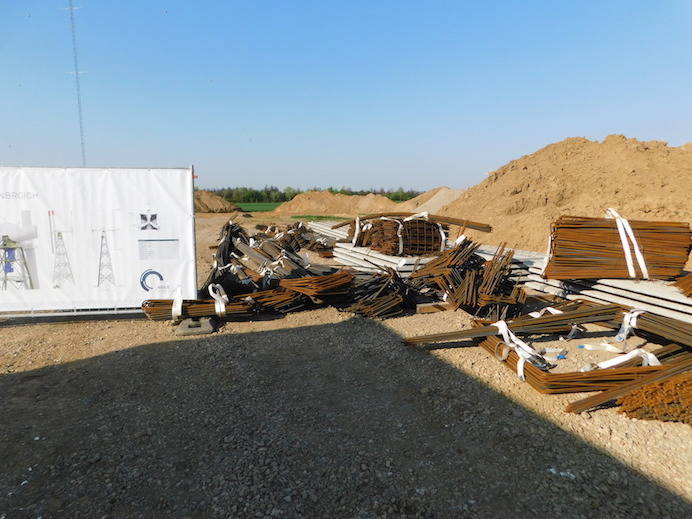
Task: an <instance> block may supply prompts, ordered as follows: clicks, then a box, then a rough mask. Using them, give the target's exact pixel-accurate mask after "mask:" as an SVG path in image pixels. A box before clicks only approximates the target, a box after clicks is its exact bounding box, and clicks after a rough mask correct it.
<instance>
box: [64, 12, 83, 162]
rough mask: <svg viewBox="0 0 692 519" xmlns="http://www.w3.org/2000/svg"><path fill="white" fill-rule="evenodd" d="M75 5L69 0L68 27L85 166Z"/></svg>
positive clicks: (80, 138)
mask: <svg viewBox="0 0 692 519" xmlns="http://www.w3.org/2000/svg"><path fill="white" fill-rule="evenodd" d="M75 9H77V7H75V6H74V5H73V3H72V0H70V5H69V7H68V8H67V10H68V11H70V28H71V29H72V56H73V58H74V81H75V87H76V89H77V117H78V118H79V140H80V143H81V145H82V166H86V145H85V142H84V121H83V118H82V88H81V82H80V80H79V74H81V72H80V71H79V60H78V59H77V30H76V28H75V23H74V12H75Z"/></svg>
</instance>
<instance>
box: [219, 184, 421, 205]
mask: <svg viewBox="0 0 692 519" xmlns="http://www.w3.org/2000/svg"><path fill="white" fill-rule="evenodd" d="M210 191H211V192H212V193H215V194H217V195H219V196H220V197H222V198H225V199H226V200H228V201H229V202H233V203H250V202H288V201H289V200H292V199H293V198H294V197H295V196H296V195H299V194H300V193H302V192H303V190H300V189H296V188H294V187H286V188H284V189H279V188H278V187H276V186H265V187H263V188H262V189H255V188H252V187H226V188H222V189H211V190H210ZM307 191H329V192H331V193H339V194H342V195H367V194H369V193H375V194H376V195H382V196H386V197H387V198H389V199H390V200H394V201H395V202H404V201H406V200H409V199H411V198H414V197H416V196H418V195H420V194H421V192H420V191H415V190H413V189H404V188H403V187H400V188H398V189H384V188H380V189H369V190H354V189H351V188H349V187H340V188H334V187H328V188H326V189H323V188H318V187H314V188H312V189H308V190H307Z"/></svg>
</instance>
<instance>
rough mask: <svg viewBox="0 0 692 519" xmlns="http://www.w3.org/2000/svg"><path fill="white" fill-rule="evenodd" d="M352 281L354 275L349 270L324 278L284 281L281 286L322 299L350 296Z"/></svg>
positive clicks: (280, 282) (310, 277) (314, 277)
mask: <svg viewBox="0 0 692 519" xmlns="http://www.w3.org/2000/svg"><path fill="white" fill-rule="evenodd" d="M351 281H353V274H352V273H351V272H349V271H347V270H340V271H338V272H335V273H334V274H327V275H324V276H307V277H301V278H293V279H282V280H280V281H279V286H280V287H283V288H286V289H289V290H293V291H294V292H300V293H301V294H305V295H307V296H311V297H320V296H327V295H329V296H334V295H345V294H348V289H349V286H350V284H351Z"/></svg>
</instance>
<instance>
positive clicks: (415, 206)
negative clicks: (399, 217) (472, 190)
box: [397, 186, 464, 214]
mask: <svg viewBox="0 0 692 519" xmlns="http://www.w3.org/2000/svg"><path fill="white" fill-rule="evenodd" d="M463 192H464V190H463V189H450V188H448V187H447V186H443V187H436V188H435V189H431V190H430V191H426V192H425V193H422V194H420V195H418V196H417V197H415V198H412V199H411V200H407V201H406V202H402V203H400V204H399V205H398V208H397V211H399V210H401V211H410V212H412V213H421V212H423V211H427V212H429V213H431V214H437V213H438V212H439V211H440V210H441V209H442V208H443V207H445V206H447V205H449V204H451V203H452V202H454V200H456V199H457V198H459V197H460V196H461V195H462V193H463Z"/></svg>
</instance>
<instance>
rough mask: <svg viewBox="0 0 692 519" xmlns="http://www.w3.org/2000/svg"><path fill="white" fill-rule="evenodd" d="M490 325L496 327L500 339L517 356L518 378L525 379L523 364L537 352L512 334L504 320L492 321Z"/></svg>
mask: <svg viewBox="0 0 692 519" xmlns="http://www.w3.org/2000/svg"><path fill="white" fill-rule="evenodd" d="M492 326H494V327H495V328H497V329H498V331H499V333H500V335H502V341H503V342H504V343H505V344H506V345H507V346H509V347H510V348H511V349H513V350H514V351H515V352H516V354H517V355H518V356H519V360H518V362H517V376H518V377H519V379H520V380H526V377H525V375H524V364H525V363H526V361H527V360H530V359H531V357H533V356H538V355H539V354H538V352H537V351H536V350H534V349H533V348H532V347H531V346H529V345H528V344H526V343H525V342H524V341H522V340H521V339H520V338H519V337H517V336H516V335H514V333H513V332H512V330H510V329H509V327H508V326H507V323H506V322H505V321H497V322H496V323H493V324H492Z"/></svg>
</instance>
